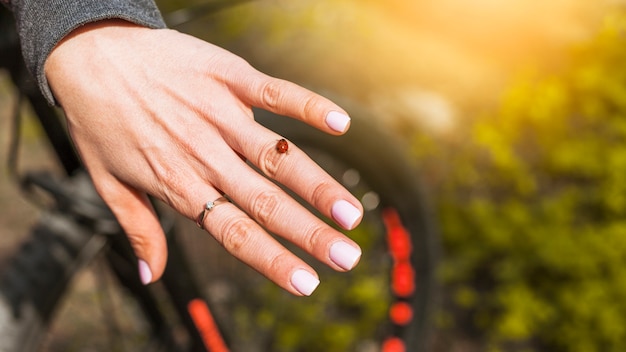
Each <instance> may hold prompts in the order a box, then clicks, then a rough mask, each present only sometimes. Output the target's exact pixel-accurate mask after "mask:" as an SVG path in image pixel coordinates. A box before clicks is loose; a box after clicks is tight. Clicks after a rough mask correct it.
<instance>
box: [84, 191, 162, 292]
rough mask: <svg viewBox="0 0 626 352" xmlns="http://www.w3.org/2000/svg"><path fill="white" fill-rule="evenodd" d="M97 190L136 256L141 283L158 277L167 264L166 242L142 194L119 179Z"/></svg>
mask: <svg viewBox="0 0 626 352" xmlns="http://www.w3.org/2000/svg"><path fill="white" fill-rule="evenodd" d="M114 182H115V183H114V184H109V185H107V187H106V191H104V192H101V189H100V187H98V186H97V185H96V188H98V192H99V193H100V194H101V195H102V197H103V198H104V201H105V202H106V203H107V205H108V206H109V208H111V210H112V211H113V213H114V214H115V217H116V218H117V221H118V222H119V223H120V225H121V226H122V228H123V229H124V232H125V233H126V235H127V236H128V240H129V241H130V244H131V246H132V248H133V250H134V252H135V255H136V256H137V259H138V262H137V270H138V271H139V276H140V278H141V282H142V283H143V284H144V285H147V284H149V283H151V282H154V281H156V280H158V279H159V278H160V277H161V275H163V271H164V270H165V265H166V263H167V242H166V240H165V234H164V232H163V229H162V228H161V224H160V222H159V219H158V217H157V215H156V213H155V211H154V208H153V207H152V204H151V203H150V200H149V199H148V197H147V196H146V195H145V194H144V193H140V192H138V191H137V190H135V189H133V188H131V187H129V186H128V185H125V184H123V183H121V182H119V181H117V180H116V181H114Z"/></svg>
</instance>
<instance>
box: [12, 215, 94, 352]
mask: <svg viewBox="0 0 626 352" xmlns="http://www.w3.org/2000/svg"><path fill="white" fill-rule="evenodd" d="M105 242H106V241H105V239H104V238H102V237H96V236H90V235H88V234H87V233H86V232H85V231H84V229H82V228H80V227H79V226H77V225H76V224H75V223H74V222H73V221H69V220H68V219H67V218H64V217H62V216H59V215H53V214H48V215H46V216H44V217H43V218H42V222H41V225H38V226H35V227H34V228H33V231H32V233H31V234H30V236H29V237H28V240H27V241H26V242H24V244H23V245H22V246H21V248H20V249H19V251H18V252H17V253H15V256H14V257H13V258H12V260H11V261H10V262H9V264H8V265H7V266H6V267H5V268H3V271H2V272H3V273H2V277H1V278H0V351H7V352H9V351H37V350H38V349H39V348H40V344H41V342H42V340H43V338H44V337H45V335H46V333H47V330H48V325H49V323H50V321H51V319H52V317H53V315H54V313H55V312H56V310H57V307H58V305H59V302H60V301H61V300H62V297H63V295H64V294H65V292H66V288H67V286H68V284H69V283H70V281H71V280H72V278H73V277H74V276H75V274H76V273H77V272H78V271H79V270H80V269H81V268H82V267H84V265H86V264H87V263H88V262H90V261H91V260H92V259H93V258H94V257H95V256H96V255H97V254H98V253H99V252H100V251H101V250H102V248H103V247H104V245H105Z"/></svg>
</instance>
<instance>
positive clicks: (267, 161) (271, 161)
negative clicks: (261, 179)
mask: <svg viewBox="0 0 626 352" xmlns="http://www.w3.org/2000/svg"><path fill="white" fill-rule="evenodd" d="M284 160H285V158H284V157H283V155H282V154H281V153H278V152H276V143H275V142H273V143H269V144H267V146H265V147H264V148H263V149H262V150H261V152H260V153H259V157H258V161H257V166H258V167H259V169H260V170H261V171H262V172H263V174H265V175H266V176H267V177H269V178H272V179H274V178H276V176H277V175H278V172H279V170H280V167H281V165H282V163H283V161H284Z"/></svg>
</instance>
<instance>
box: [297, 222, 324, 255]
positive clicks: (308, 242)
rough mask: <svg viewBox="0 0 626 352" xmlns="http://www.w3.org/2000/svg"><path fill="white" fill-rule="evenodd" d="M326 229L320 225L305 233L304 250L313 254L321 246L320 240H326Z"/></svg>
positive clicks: (302, 244) (302, 241) (303, 237)
mask: <svg viewBox="0 0 626 352" xmlns="http://www.w3.org/2000/svg"><path fill="white" fill-rule="evenodd" d="M325 232H326V228H325V227H323V226H319V225H314V226H312V227H311V228H310V229H309V230H308V231H306V232H304V234H303V235H302V238H301V246H302V249H304V250H306V251H308V252H310V253H313V252H315V249H316V248H317V247H318V246H319V244H320V239H322V238H324V236H323V234H324V233H325Z"/></svg>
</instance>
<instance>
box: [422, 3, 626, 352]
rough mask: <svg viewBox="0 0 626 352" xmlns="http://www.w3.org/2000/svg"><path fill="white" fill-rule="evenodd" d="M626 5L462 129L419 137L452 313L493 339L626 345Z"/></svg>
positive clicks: (602, 347) (519, 346)
mask: <svg viewBox="0 0 626 352" xmlns="http://www.w3.org/2000/svg"><path fill="white" fill-rule="evenodd" d="M625 38H626V15H625V14H624V13H620V14H612V15H611V16H609V17H608V18H607V19H606V22H605V26H604V29H603V30H602V31H601V32H600V33H599V34H598V35H597V37H595V38H593V40H590V41H589V42H588V43H586V44H585V45H583V46H581V47H578V48H576V49H575V50H574V51H575V52H574V54H573V55H572V59H571V61H570V62H568V63H567V64H564V66H565V67H562V68H561V69H560V70H559V72H558V73H554V72H553V73H551V74H545V73H543V74H535V75H532V76H533V77H532V78H528V77H527V78H525V79H522V80H520V81H519V82H518V83H517V84H515V85H514V87H513V88H511V89H510V90H509V91H508V93H507V94H506V95H505V96H504V98H503V100H502V103H501V106H500V107H499V109H498V111H497V112H495V113H489V114H486V116H481V117H480V118H475V119H473V120H472V121H466V122H465V123H467V126H464V127H466V128H459V131H462V132H460V133H459V134H457V135H455V136H449V138H448V139H446V140H445V141H443V138H437V139H429V137H421V138H419V140H418V142H416V144H415V146H416V148H415V149H416V151H417V153H418V154H419V155H420V158H421V159H423V161H424V163H425V165H427V169H429V170H430V172H431V177H432V178H433V179H436V180H437V182H436V185H437V189H436V191H435V192H433V193H435V194H436V197H438V198H439V199H438V201H439V204H440V209H439V210H440V216H441V219H442V220H441V227H442V232H443V234H444V240H445V247H446V249H445V250H446V255H445V257H446V259H445V265H444V267H443V268H442V272H441V274H442V278H443V280H444V282H445V284H446V286H447V288H448V289H449V290H448V293H449V301H450V302H451V303H450V305H449V307H448V309H447V310H446V311H445V312H443V313H442V315H441V317H440V320H439V321H440V322H441V323H442V324H444V326H443V327H448V328H450V329H453V330H455V329H456V330H457V331H465V333H467V334H470V335H471V334H472V332H473V336H472V339H475V340H480V341H482V343H483V346H484V350H490V351H504V350H506V351H515V350H523V351H532V350H542V351H573V352H576V351H580V352H583V351H584V352H588V351H624V350H626V65H625V63H626V45H625V44H626V43H625Z"/></svg>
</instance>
